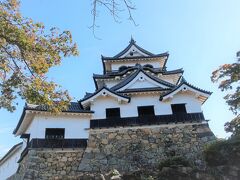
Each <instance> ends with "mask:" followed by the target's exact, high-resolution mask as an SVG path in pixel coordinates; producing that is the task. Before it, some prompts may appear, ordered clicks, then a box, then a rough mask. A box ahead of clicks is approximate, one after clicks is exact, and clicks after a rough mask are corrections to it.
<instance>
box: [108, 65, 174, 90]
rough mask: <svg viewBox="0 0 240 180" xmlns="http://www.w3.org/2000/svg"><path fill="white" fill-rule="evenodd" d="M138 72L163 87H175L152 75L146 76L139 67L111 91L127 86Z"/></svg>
mask: <svg viewBox="0 0 240 180" xmlns="http://www.w3.org/2000/svg"><path fill="white" fill-rule="evenodd" d="M139 72H142V73H143V74H145V75H146V76H147V77H149V78H151V79H152V80H154V81H157V82H158V83H161V84H164V85H166V86H168V87H175V85H173V84H171V83H169V82H167V81H164V80H161V79H159V78H156V77H154V76H152V75H149V74H147V73H146V72H144V71H143V69H142V68H141V67H139V69H138V70H137V71H136V72H134V73H132V74H131V75H129V76H127V77H126V78H125V79H123V80H122V81H121V82H120V83H118V84H117V85H115V86H113V87H112V88H111V89H112V90H114V91H115V90H118V89H120V88H122V87H123V86H125V85H126V84H128V83H129V82H130V81H132V80H133V79H134V78H135V77H136V76H137V75H138V74H139Z"/></svg>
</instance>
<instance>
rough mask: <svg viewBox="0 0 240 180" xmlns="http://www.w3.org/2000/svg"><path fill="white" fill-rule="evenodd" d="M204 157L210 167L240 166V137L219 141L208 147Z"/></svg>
mask: <svg viewBox="0 0 240 180" xmlns="http://www.w3.org/2000/svg"><path fill="white" fill-rule="evenodd" d="M204 157H205V160H206V162H207V165H208V166H210V167H215V166H221V165H237V166H239V165H240V136H232V137H230V138H229V139H227V140H224V139H218V140H216V141H214V142H213V143H211V144H209V145H207V146H206V147H205V149H204Z"/></svg>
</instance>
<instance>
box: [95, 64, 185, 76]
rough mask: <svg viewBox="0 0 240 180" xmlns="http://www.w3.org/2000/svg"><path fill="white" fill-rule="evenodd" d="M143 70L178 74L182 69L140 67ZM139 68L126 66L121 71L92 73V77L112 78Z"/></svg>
mask: <svg viewBox="0 0 240 180" xmlns="http://www.w3.org/2000/svg"><path fill="white" fill-rule="evenodd" d="M142 68H143V70H149V71H150V72H152V73H155V74H159V73H162V74H163V75H168V74H178V73H183V72H184V71H183V69H176V70H171V71H167V70H162V69H159V68H149V67H144V66H143V67H142ZM136 69H139V67H138V66H133V67H128V68H127V69H125V70H123V71H117V72H109V73H107V74H93V78H99V79H101V78H103V79H105V78H114V77H115V76H123V75H124V74H126V73H127V72H129V71H133V70H136Z"/></svg>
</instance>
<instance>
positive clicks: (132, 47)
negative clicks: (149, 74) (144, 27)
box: [114, 38, 154, 58]
mask: <svg viewBox="0 0 240 180" xmlns="http://www.w3.org/2000/svg"><path fill="white" fill-rule="evenodd" d="M152 55H154V54H152V53H150V52H149V51H147V50H145V49H143V48H141V47H140V46H138V45H137V44H136V41H135V40H134V39H133V38H131V40H130V41H129V45H128V46H127V47H126V48H125V49H124V50H122V51H121V52H120V53H118V54H117V55H115V56H114V58H124V57H137V56H145V57H147V56H152Z"/></svg>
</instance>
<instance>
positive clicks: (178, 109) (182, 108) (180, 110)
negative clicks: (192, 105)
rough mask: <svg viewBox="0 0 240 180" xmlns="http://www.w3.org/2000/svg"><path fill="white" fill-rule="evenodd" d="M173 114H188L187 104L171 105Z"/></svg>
mask: <svg viewBox="0 0 240 180" xmlns="http://www.w3.org/2000/svg"><path fill="white" fill-rule="evenodd" d="M171 109H172V113H173V114H187V109H186V103H179V104H171Z"/></svg>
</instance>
